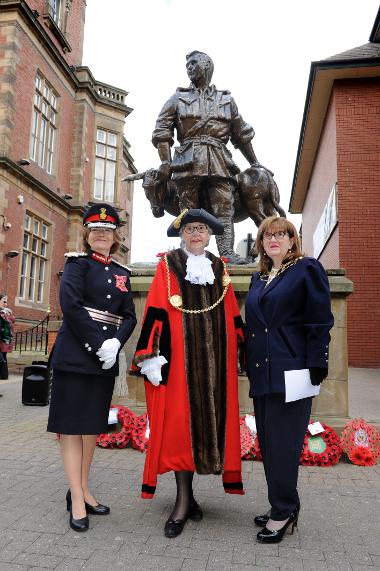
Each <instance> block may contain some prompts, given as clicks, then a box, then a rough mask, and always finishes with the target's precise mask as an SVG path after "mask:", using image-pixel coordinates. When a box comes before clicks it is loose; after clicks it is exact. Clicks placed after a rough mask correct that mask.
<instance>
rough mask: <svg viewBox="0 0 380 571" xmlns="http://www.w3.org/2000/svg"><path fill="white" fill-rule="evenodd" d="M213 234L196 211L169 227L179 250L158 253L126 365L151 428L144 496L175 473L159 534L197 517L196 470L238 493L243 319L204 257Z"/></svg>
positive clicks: (222, 270) (220, 263)
mask: <svg viewBox="0 0 380 571" xmlns="http://www.w3.org/2000/svg"><path fill="white" fill-rule="evenodd" d="M212 233H214V234H222V233H223V226H222V225H221V224H220V223H219V222H218V220H217V219H216V218H215V217H214V216H212V215H210V214H209V213H207V212H206V211H205V210H203V209H191V210H185V211H183V212H182V213H181V214H180V216H179V217H178V218H176V219H175V221H174V222H173V223H172V224H171V225H170V227H169V229H168V236H181V238H182V243H184V248H180V249H177V250H173V251H170V252H168V253H167V254H164V255H163V256H162V257H161V260H160V262H159V264H158V267H157V271H156V275H155V277H154V279H153V282H152V285H151V288H150V291H149V294H148V298H147V303H146V307H145V313H144V320H143V324H142V330H141V335H140V338H139V341H138V344H137V348H136V353H135V356H134V360H133V366H132V369H133V370H134V371H135V372H140V373H141V374H143V375H144V377H145V381H146V382H145V391H146V401H147V407H148V417H149V426H150V439H149V445H148V451H147V456H146V460H145V468H144V476H143V485H142V497H143V498H152V497H153V494H154V492H155V489H156V484H157V475H158V474H163V473H165V472H168V471H170V470H173V471H174V472H175V477H176V484H177V499H176V503H175V506H174V509H173V511H172V513H171V515H170V517H169V519H168V520H167V522H166V524H165V535H166V536H167V537H176V536H177V535H179V534H180V533H181V532H182V530H183V527H184V525H185V523H186V521H187V519H188V518H190V519H193V520H197V521H199V520H201V519H202V516H203V514H202V510H201V508H200V506H199V505H198V504H197V502H196V501H195V499H194V497H193V490H192V481H193V475H194V472H197V473H198V474H220V475H221V476H222V479H223V486H224V489H225V491H226V492H227V493H232V494H243V493H244V492H243V485H242V478H241V456H240V432H239V403H238V377H237V360H238V340H240V341H241V343H243V323H242V320H241V317H240V313H239V309H238V305H237V302H236V298H235V294H234V291H233V288H232V284H231V279H230V277H229V275H228V272H227V268H226V265H225V262H224V260H223V259H221V258H218V257H216V256H214V255H213V254H211V253H210V252H208V251H205V247H206V246H207V245H208V243H209V241H210V236H211V234H212Z"/></svg>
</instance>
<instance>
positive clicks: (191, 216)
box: [167, 208, 224, 238]
mask: <svg viewBox="0 0 380 571" xmlns="http://www.w3.org/2000/svg"><path fill="white" fill-rule="evenodd" d="M189 222H203V224H207V226H209V227H210V228H211V230H212V231H213V233H214V234H217V235H218V236H220V235H221V234H223V231H224V227H223V224H221V223H220V222H219V220H218V219H217V218H215V216H213V215H212V214H209V213H208V212H206V210H203V208H190V209H188V208H186V209H185V210H182V212H181V214H180V215H179V216H177V218H176V219H175V220H174V221H173V222H172V223H171V224H170V226H169V228H168V231H167V235H168V236H169V237H170V238H173V237H174V236H179V231H180V229H181V228H182V226H184V225H185V224H189Z"/></svg>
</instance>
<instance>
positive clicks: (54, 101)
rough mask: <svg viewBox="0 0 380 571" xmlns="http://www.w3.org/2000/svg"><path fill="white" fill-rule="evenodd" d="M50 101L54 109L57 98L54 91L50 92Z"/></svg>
mask: <svg viewBox="0 0 380 571" xmlns="http://www.w3.org/2000/svg"><path fill="white" fill-rule="evenodd" d="M50 103H51V106H52V107H54V109H57V98H56V96H55V95H54V93H52V94H51V99H50Z"/></svg>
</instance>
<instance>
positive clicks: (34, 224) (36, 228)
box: [33, 220, 40, 235]
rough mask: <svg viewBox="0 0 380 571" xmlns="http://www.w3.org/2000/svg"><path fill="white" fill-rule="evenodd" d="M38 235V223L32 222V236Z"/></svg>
mask: <svg viewBox="0 0 380 571" xmlns="http://www.w3.org/2000/svg"><path fill="white" fill-rule="evenodd" d="M39 233H40V223H39V221H38V220H33V234H37V235H38V234H39Z"/></svg>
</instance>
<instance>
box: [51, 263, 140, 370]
mask: <svg viewBox="0 0 380 571" xmlns="http://www.w3.org/2000/svg"><path fill="white" fill-rule="evenodd" d="M95 256H96V255H95ZM59 299H60V303H61V308H62V313H63V323H62V326H61V329H60V330H59V333H58V336H57V339H56V342H55V345H54V348H53V352H52V354H51V359H50V367H52V368H53V369H57V370H60V371H72V372H77V373H84V374H87V375H105V376H111V377H115V376H116V375H117V374H118V369H119V367H118V360H116V363H115V365H114V366H113V367H111V369H102V365H103V363H102V362H101V361H99V357H98V356H97V355H96V351H97V350H98V349H99V347H100V346H101V345H102V343H103V341H105V340H106V339H111V338H112V337H116V338H117V339H119V341H120V343H121V347H123V345H124V343H125V342H126V341H127V340H128V339H129V337H130V335H131V333H132V331H133V330H134V328H135V325H136V315H135V306H134V303H133V299H132V291H131V284H130V282H129V271H128V269H127V268H126V267H125V266H123V265H121V264H119V263H118V262H117V261H116V260H109V262H108V263H103V262H102V261H99V260H98V259H96V257H93V254H92V253H90V254H85V255H83V254H76V253H73V254H70V257H69V258H68V260H67V262H66V265H65V269H64V272H63V276H62V280H61V288H60V292H59ZM85 307H89V308H92V309H95V310H100V311H102V312H108V313H111V314H114V315H118V316H120V317H121V318H123V320H122V323H121V325H120V326H119V328H117V326H116V325H113V324H112V323H106V322H105V321H106V319H105V320H104V321H98V320H95V319H93V318H92V317H91V316H90V315H89V312H88V311H87V310H86V309H85Z"/></svg>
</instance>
